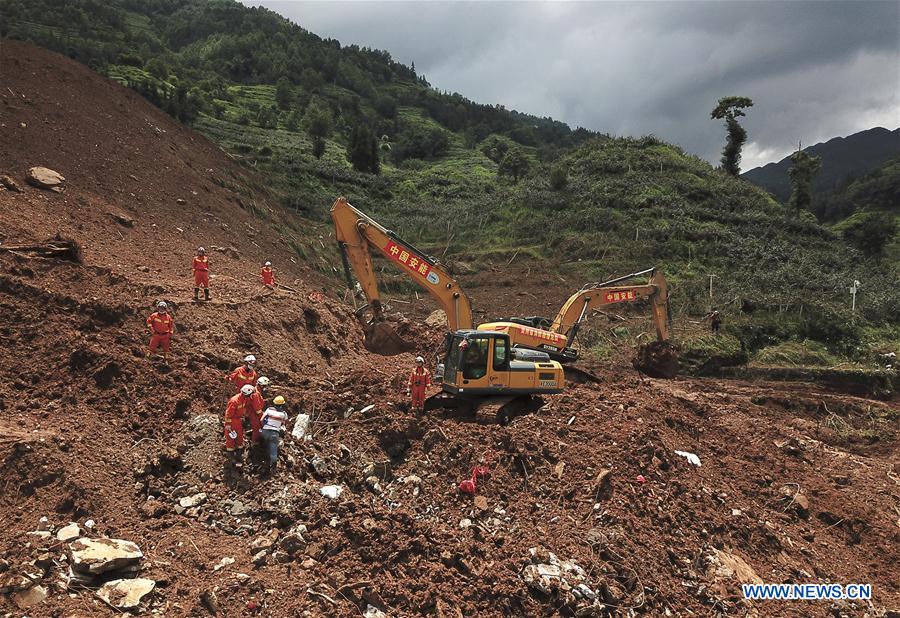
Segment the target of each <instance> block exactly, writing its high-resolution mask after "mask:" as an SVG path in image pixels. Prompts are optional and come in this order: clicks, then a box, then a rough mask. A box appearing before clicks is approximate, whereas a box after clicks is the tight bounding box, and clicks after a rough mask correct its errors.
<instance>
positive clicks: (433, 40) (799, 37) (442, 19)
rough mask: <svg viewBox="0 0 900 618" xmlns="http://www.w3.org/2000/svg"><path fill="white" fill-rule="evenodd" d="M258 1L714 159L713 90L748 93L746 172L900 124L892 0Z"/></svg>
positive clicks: (527, 107) (554, 108)
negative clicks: (799, 148)
mask: <svg viewBox="0 0 900 618" xmlns="http://www.w3.org/2000/svg"><path fill="white" fill-rule="evenodd" d="M247 4H262V5H264V6H266V7H268V8H270V9H272V10H274V11H277V12H279V13H281V14H282V15H285V16H286V17H288V18H290V19H291V20H293V21H295V22H297V23H298V24H300V25H301V26H303V27H304V28H306V29H308V30H310V31H312V32H315V33H316V34H319V35H320V36H323V37H328V38H335V39H338V40H339V41H341V43H342V44H345V45H347V44H351V43H356V44H358V45H362V46H369V47H376V48H379V49H385V50H387V51H389V52H390V53H391V55H392V56H393V57H394V58H395V59H397V60H399V61H401V62H404V63H407V64H409V63H411V62H415V64H416V69H417V70H418V72H419V73H420V74H424V75H425V76H426V77H427V78H428V80H429V81H430V82H431V83H432V84H433V85H434V86H435V87H436V88H439V89H441V90H448V91H455V92H460V93H462V94H463V95H465V96H467V97H469V98H470V99H473V100H476V101H478V102H483V103H501V104H503V105H505V106H507V107H509V108H513V109H518V110H520V111H524V112H529V113H532V114H536V115H540V116H553V117H554V118H556V119H559V120H562V121H564V122H567V123H569V124H570V125H572V126H584V127H586V128H589V129H593V130H596V131H601V132H605V133H611V134H614V135H643V134H648V133H654V134H656V135H658V136H660V137H663V138H665V139H667V140H670V141H673V142H676V143H678V144H680V145H682V146H683V147H684V148H685V149H686V150H688V151H691V152H695V153H697V154H699V155H700V156H702V157H704V158H706V159H708V160H710V161H716V160H717V159H718V152H719V150H720V148H721V144H722V141H723V133H724V130H723V129H722V128H721V127H720V126H719V124H718V123H716V122H714V121H711V120H710V119H709V112H710V110H711V109H712V108H713V107H714V106H715V102H716V100H717V99H718V98H719V97H721V96H724V95H730V94H737V95H744V96H749V97H751V98H752V99H753V100H754V102H755V104H756V105H755V107H754V108H753V109H751V110H750V111H749V113H748V117H747V119H746V122H745V126H746V127H747V129H748V131H749V133H750V141H749V142H748V144H747V146H746V147H745V150H744V164H743V167H744V169H749V168H750V167H752V166H754V165H757V164H761V163H765V162H767V161H770V160H773V159H778V158H781V157H782V156H784V155H785V154H787V153H788V152H789V151H790V150H791V148H792V146H793V145H794V144H796V142H797V140H800V139H802V140H803V142H804V143H806V144H812V143H815V142H817V141H821V140H824V139H828V138H830V137H833V136H835V135H846V134H849V133H853V132H855V131H859V130H862V129H867V128H870V127H873V126H877V125H882V126H887V127H888V128H891V129H893V128H896V127H897V126H898V125H900V2H896V1H892V2H765V1H757V2H727V1H718V2H629V3H618V2H595V3H582V2H571V3H563V2H541V3H538V2H466V3H459V2H307V1H305V0H301V1H294V2H289V1H283V0H282V1H269V2H252V3H251V2H247Z"/></svg>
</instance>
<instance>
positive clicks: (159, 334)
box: [147, 300, 175, 361]
mask: <svg viewBox="0 0 900 618" xmlns="http://www.w3.org/2000/svg"><path fill="white" fill-rule="evenodd" d="M147 328H149V329H150V354H151V355H153V354H155V353H156V350H157V348H159V347H160V346H162V352H163V358H164V359H165V360H166V361H168V360H169V346H170V344H171V343H172V335H173V334H174V333H175V318H173V317H172V315H171V314H170V313H169V305H168V303H166V301H164V300H161V301H159V302H158V303H156V311H155V312H153V313H151V314H150V317H148V318H147Z"/></svg>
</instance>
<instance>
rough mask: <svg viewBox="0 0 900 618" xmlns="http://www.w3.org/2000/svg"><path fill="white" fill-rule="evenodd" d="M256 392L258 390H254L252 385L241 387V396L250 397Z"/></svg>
mask: <svg viewBox="0 0 900 618" xmlns="http://www.w3.org/2000/svg"><path fill="white" fill-rule="evenodd" d="M255 392H256V389H255V388H253V385H252V384H244V385H243V386H242V387H241V395H244V396H246V397H249V396H250V395H252V394H253V393H255Z"/></svg>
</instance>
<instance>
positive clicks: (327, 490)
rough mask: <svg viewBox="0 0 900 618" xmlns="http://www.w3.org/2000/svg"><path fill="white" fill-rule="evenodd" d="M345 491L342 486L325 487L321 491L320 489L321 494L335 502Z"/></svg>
mask: <svg viewBox="0 0 900 618" xmlns="http://www.w3.org/2000/svg"><path fill="white" fill-rule="evenodd" d="M343 491H344V488H343V487H341V486H340V485H325V486H324V487H322V488H321V489H319V493H321V494H322V495H323V496H325V497H326V498H328V499H329V500H335V499H336V498H337V497H338V496H340V495H341V493H342V492H343Z"/></svg>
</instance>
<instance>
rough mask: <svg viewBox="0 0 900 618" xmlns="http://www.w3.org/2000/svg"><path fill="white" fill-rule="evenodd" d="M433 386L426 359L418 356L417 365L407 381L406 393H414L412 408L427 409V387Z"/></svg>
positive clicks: (419, 410)
mask: <svg viewBox="0 0 900 618" xmlns="http://www.w3.org/2000/svg"><path fill="white" fill-rule="evenodd" d="M429 386H431V372H429V371H428V368H427V367H425V359H424V358H422V357H421V356H417V357H416V366H415V367H413V370H412V372H411V373H410V374H409V380H408V381H407V383H406V394H407V395H412V409H413V410H414V411H416V412H423V411H424V410H425V389H426V388H427V387H429Z"/></svg>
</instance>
